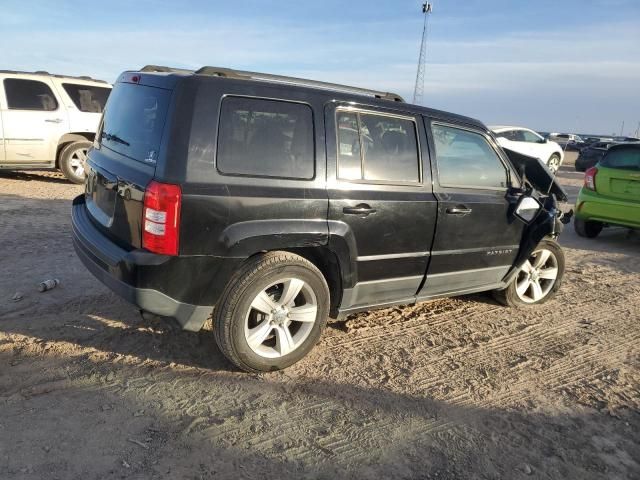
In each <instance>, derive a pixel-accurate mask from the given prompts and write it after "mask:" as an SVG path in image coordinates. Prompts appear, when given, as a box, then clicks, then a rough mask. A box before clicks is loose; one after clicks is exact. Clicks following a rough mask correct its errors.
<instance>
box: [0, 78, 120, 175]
mask: <svg viewBox="0 0 640 480" xmlns="http://www.w3.org/2000/svg"><path fill="white" fill-rule="evenodd" d="M109 93H111V85H109V84H108V83H107V82H103V81H101V80H94V79H91V78H89V77H66V76H61V75H51V74H49V73H46V72H35V73H26V72H14V71H7V70H0V169H5V170H33V169H38V170H42V169H49V168H59V169H60V170H61V171H62V173H64V175H65V176H66V177H67V178H68V179H69V180H71V181H72V182H75V183H82V182H83V181H84V163H85V160H86V154H87V150H88V149H89V147H91V145H92V143H93V139H94V136H95V132H96V130H97V129H98V124H99V123H100V117H101V116H102V110H103V109H104V106H105V104H106V102H107V98H108V96H109Z"/></svg>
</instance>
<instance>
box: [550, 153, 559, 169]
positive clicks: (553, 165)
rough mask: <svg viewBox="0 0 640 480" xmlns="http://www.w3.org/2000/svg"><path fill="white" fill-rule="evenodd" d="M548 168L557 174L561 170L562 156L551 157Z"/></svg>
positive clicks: (554, 155)
mask: <svg viewBox="0 0 640 480" xmlns="http://www.w3.org/2000/svg"><path fill="white" fill-rule="evenodd" d="M547 167H549V170H551V171H552V172H553V173H556V172H557V171H558V169H559V168H560V155H558V154H557V153H554V154H553V155H551V156H550V157H549V160H547Z"/></svg>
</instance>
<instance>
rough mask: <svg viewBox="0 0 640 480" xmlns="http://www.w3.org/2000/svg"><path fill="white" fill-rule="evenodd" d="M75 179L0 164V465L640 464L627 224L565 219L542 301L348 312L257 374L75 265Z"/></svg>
mask: <svg viewBox="0 0 640 480" xmlns="http://www.w3.org/2000/svg"><path fill="white" fill-rule="evenodd" d="M571 170H572V168H571V167H570V166H568V167H564V168H563V172H562V175H561V176H562V181H563V183H564V184H565V185H567V186H568V190H569V191H570V193H571V194H572V195H573V196H574V197H575V194H576V193H577V190H578V187H579V185H580V183H581V179H582V175H581V174H575V173H572V171H571ZM80 192H81V187H78V186H73V185H71V184H69V183H67V182H66V181H64V179H62V178H61V177H60V176H59V175H57V174H52V173H2V174H0V245H1V247H2V254H1V255H0V271H1V272H2V275H1V276H0V412H1V414H0V478H3V479H5V478H7V479H18V478H20V479H43V478H47V479H83V480H86V479H102V478H133V479H136V478H162V479H177V478H185V479H209V478H248V479H252V478H254V479H264V478H278V479H286V478H292V479H294V478H318V479H321V478H322V479H325V478H326V479H336V478H358V479H361V478H362V479H369V478H370V479H377V478H403V479H409V478H433V479H436V478H437V479H454V478H461V479H462V478H464V479H468V478H478V479H480V478H482V479H497V478H503V479H518V478H543V479H547V478H558V479H565V478H574V479H602V478H607V479H632V478H636V479H637V478H640V368H639V367H640V346H639V343H638V342H639V340H640V276H639V273H640V235H638V234H634V235H629V234H628V233H627V232H626V231H624V230H610V231H606V232H605V233H603V234H602V236H601V237H599V238H598V239H596V240H591V241H587V240H584V239H579V238H577V237H576V236H575V234H574V233H573V229H572V228H569V229H567V231H566V233H565V234H564V235H563V236H562V237H561V242H562V243H563V245H564V247H565V249H566V254H567V264H568V267H567V274H566V279H565V283H564V285H563V287H562V289H561V291H560V293H559V295H558V296H557V298H556V299H554V300H553V301H550V302H549V303H547V304H545V305H544V306H540V307H534V308H530V309H525V310H512V309H508V308H504V307H501V306H499V305H497V304H496V303H495V302H493V301H492V300H491V299H490V298H489V297H488V296H486V295H473V296H467V297H460V298H454V299H447V300H439V301H435V302H431V303H426V304H421V305H418V306H414V307H407V308H393V309H388V310H382V311H378V312H373V313H370V314H359V315H357V316H353V317H351V318H349V319H347V320H346V321H343V322H333V323H332V324H331V325H330V327H329V328H328V329H327V330H326V332H325V334H324V337H323V339H322V340H321V342H320V344H319V345H318V346H317V347H316V348H315V350H314V351H313V352H312V353H311V355H310V356H309V357H308V358H306V359H305V360H303V361H302V362H300V363H299V364H297V365H295V366H293V367H292V368H290V369H288V370H286V371H284V372H278V373H272V374H267V375H262V376H255V375H247V374H245V373H240V372H238V371H236V370H234V369H233V368H232V366H231V365H230V364H229V363H228V362H227V361H225V359H224V358H223V357H222V356H221V354H220V353H219V351H218V349H217V347H216V345H215V342H214V339H213V335H212V332H211V326H210V325H209V326H207V328H206V329H205V330H204V331H202V332H200V333H199V334H194V333H187V332H181V331H174V330H172V329H171V327H170V326H169V325H168V324H166V323H165V322H164V321H162V320H161V319H151V320H142V319H141V318H140V316H139V315H138V313H137V312H136V310H135V308H133V307H132V306H130V305H128V304H126V303H125V302H123V301H121V300H120V299H118V298H117V297H116V296H115V295H113V294H111V293H110V292H109V291H108V290H107V289H106V288H105V287H103V286H102V285H101V284H100V283H99V282H98V281H96V280H95V279H94V278H93V277H92V276H91V275H90V274H89V273H88V272H87V271H86V270H85V269H84V268H83V267H82V265H81V264H80V262H79V260H78V259H77V258H76V257H75V254H74V252H73V249H72V246H71V238H70V226H69V223H70V219H69V209H70V199H71V198H73V197H74V196H75V195H77V194H79V193H80ZM52 277H57V278H59V279H60V280H61V282H62V283H61V285H60V286H59V287H58V288H56V289H54V290H51V291H49V292H46V293H39V292H38V290H37V285H38V282H40V281H42V280H43V279H47V278H52ZM16 293H19V294H21V295H22V298H21V299H20V300H19V301H15V300H13V297H14V296H15V294H16Z"/></svg>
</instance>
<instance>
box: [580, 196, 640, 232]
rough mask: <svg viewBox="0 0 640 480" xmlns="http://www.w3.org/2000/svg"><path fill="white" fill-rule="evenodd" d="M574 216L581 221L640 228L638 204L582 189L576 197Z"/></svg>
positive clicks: (639, 206)
mask: <svg viewBox="0 0 640 480" xmlns="http://www.w3.org/2000/svg"><path fill="white" fill-rule="evenodd" d="M575 216H576V218H580V219H582V220H592V221H597V222H602V223H608V224H612V225H620V226H623V227H630V228H640V203H638V202H634V201H631V200H629V201H624V200H620V199H614V198H609V197H605V196H602V195H599V194H598V193H595V192H591V191H589V190H585V189H584V188H583V189H582V190H580V194H579V195H578V200H577V202H576V209H575Z"/></svg>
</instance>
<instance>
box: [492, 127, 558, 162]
mask: <svg viewBox="0 0 640 480" xmlns="http://www.w3.org/2000/svg"><path fill="white" fill-rule="evenodd" d="M489 129H490V130H491V131H492V132H493V134H494V135H495V136H496V139H497V140H498V144H500V146H501V147H504V148H508V149H509V150H514V151H516V152H518V153H522V154H524V155H528V156H530V157H535V158H538V159H540V161H541V162H542V163H544V164H545V165H546V166H547V167H548V168H549V170H551V171H552V172H554V173H555V172H557V171H558V168H560V165H562V161H563V159H564V152H563V151H562V148H561V147H560V145H558V144H557V143H555V142H552V141H549V140H547V139H546V138H544V137H543V136H542V135H540V134H538V133H536V132H534V131H533V130H530V129H528V128H524V127H513V126H506V125H494V126H491V127H489Z"/></svg>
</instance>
